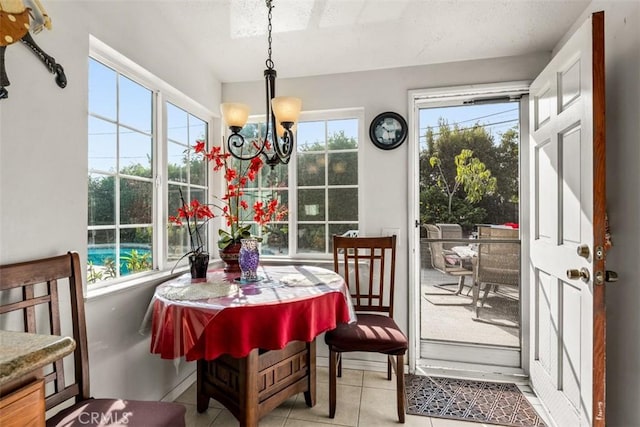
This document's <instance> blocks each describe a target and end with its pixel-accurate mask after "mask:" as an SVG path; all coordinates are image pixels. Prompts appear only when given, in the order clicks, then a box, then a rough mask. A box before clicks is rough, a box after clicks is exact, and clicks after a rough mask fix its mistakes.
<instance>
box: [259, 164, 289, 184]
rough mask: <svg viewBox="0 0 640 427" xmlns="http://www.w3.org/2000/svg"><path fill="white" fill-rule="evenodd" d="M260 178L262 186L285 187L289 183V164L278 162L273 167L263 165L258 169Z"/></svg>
mask: <svg viewBox="0 0 640 427" xmlns="http://www.w3.org/2000/svg"><path fill="white" fill-rule="evenodd" d="M260 179H261V180H262V181H261V182H262V186H263V187H279V188H283V187H287V186H288V185H289V166H288V165H283V164H278V165H277V166H275V167H274V168H273V169H271V167H270V166H266V165H265V166H263V167H262V169H260Z"/></svg>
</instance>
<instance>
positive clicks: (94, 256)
mask: <svg viewBox="0 0 640 427" xmlns="http://www.w3.org/2000/svg"><path fill="white" fill-rule="evenodd" d="M133 249H135V250H136V252H138V255H139V256H143V255H145V254H150V253H151V248H150V247H149V246H147V245H123V246H121V247H120V274H122V275H124V274H128V273H129V269H128V268H127V264H126V262H125V261H124V260H123V259H122V257H123V256H125V257H128V256H129V255H131V251H132V250H133ZM108 259H111V260H113V261H115V259H116V248H115V246H113V245H104V246H102V245H100V246H89V250H88V252H87V262H88V263H92V264H93V265H94V266H98V265H105V262H106V261H107V260H108ZM149 261H151V256H149Z"/></svg>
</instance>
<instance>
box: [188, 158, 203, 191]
mask: <svg viewBox="0 0 640 427" xmlns="http://www.w3.org/2000/svg"><path fill="white" fill-rule="evenodd" d="M189 158H190V159H191V165H190V167H189V173H190V181H191V184H194V185H203V186H204V185H206V184H207V162H206V161H205V160H204V159H203V157H202V156H201V155H199V154H195V153H194V152H193V150H191V149H189Z"/></svg>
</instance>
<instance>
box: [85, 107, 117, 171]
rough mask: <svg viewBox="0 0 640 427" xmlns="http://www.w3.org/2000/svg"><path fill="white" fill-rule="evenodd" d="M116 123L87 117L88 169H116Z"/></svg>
mask: <svg viewBox="0 0 640 427" xmlns="http://www.w3.org/2000/svg"><path fill="white" fill-rule="evenodd" d="M117 144H118V140H117V138H116V125H114V124H113V123H109V122H107V121H104V120H102V119H97V118H95V117H89V170H101V171H104V172H115V171H116V147H117Z"/></svg>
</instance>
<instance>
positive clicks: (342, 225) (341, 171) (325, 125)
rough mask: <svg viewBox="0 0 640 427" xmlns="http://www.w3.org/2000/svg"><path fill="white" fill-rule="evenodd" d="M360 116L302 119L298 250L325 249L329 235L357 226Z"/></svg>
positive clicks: (317, 251) (298, 161) (298, 163)
mask: <svg viewBox="0 0 640 427" xmlns="http://www.w3.org/2000/svg"><path fill="white" fill-rule="evenodd" d="M358 136H359V132H358V119H355V118H348V119H337V120H315V121H305V122H300V123H299V124H298V134H297V138H298V141H297V143H298V145H297V158H296V171H297V189H296V192H297V194H296V196H297V202H298V203H297V221H296V229H297V233H296V236H297V241H296V246H297V248H298V253H299V254H324V253H329V252H330V251H332V250H333V249H332V248H331V236H333V235H334V234H343V233H345V232H347V231H349V230H357V229H358V139H359V138H358Z"/></svg>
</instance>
